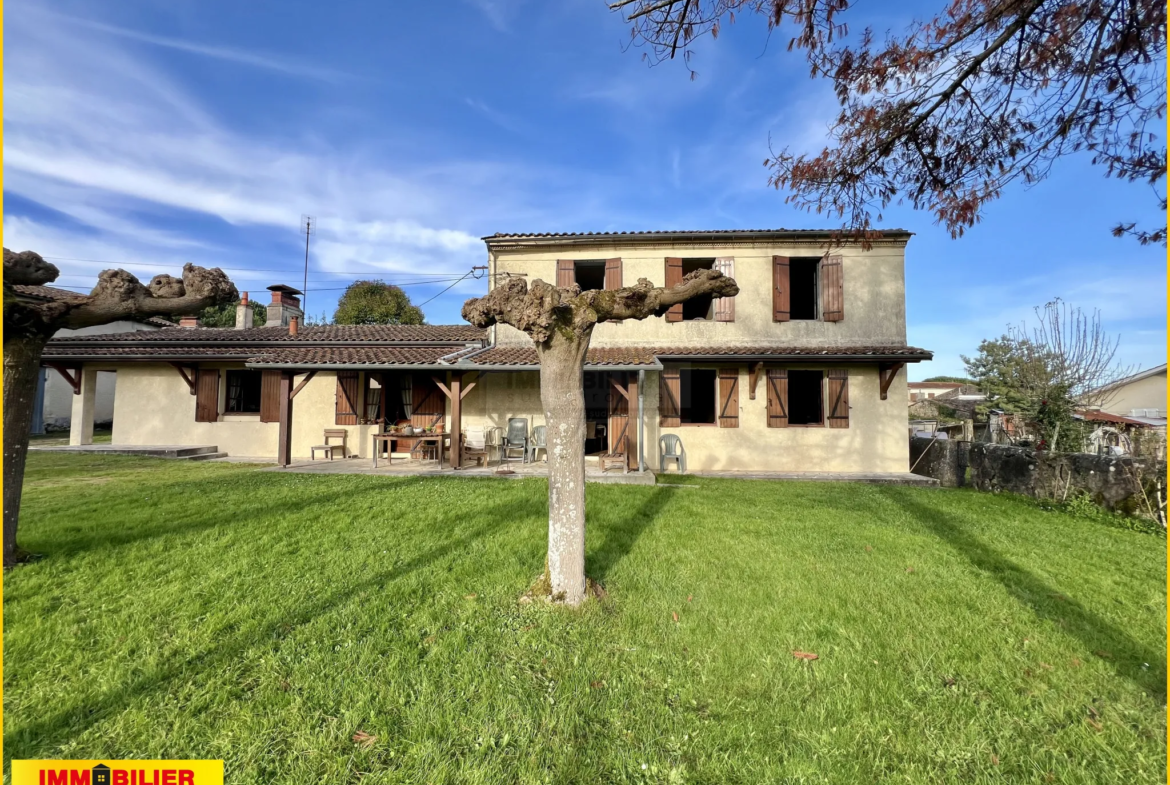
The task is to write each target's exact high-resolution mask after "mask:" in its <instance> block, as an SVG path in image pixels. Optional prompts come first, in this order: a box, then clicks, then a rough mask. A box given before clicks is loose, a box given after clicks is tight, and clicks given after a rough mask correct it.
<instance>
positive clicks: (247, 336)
mask: <svg viewBox="0 0 1170 785" xmlns="http://www.w3.org/2000/svg"><path fill="white" fill-rule="evenodd" d="M485 335H486V333H485V332H484V331H483V330H481V329H479V328H477V327H472V326H471V325H467V324H359V325H319V326H309V327H303V328H301V330H300V332H299V333H298V334H297V335H289V333H288V328H287V327H252V328H250V329H247V330H236V329H234V328H231V327H194V328H192V327H171V328H169V329H164V330H157V331H152V332H150V333H146V334H143V333H141V332H129V333H106V334H100V335H77V336H69V337H68V339H67V340H69V341H70V342H81V341H84V342H93V343H107V342H120V341H135V342H138V341H151V342H162V341H187V342H195V343H267V342H269V341H281V342H285V341H288V342H311V343H317V342H337V343H353V342H365V341H401V342H407V343H409V342H446V343H453V344H454V343H465V342H470V341H481V340H483V339H484V337H485Z"/></svg>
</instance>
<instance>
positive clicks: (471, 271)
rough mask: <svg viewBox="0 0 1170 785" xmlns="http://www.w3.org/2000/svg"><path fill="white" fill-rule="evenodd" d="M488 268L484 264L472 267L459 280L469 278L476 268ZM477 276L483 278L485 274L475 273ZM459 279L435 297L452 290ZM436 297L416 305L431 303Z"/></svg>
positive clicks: (419, 306) (420, 306)
mask: <svg viewBox="0 0 1170 785" xmlns="http://www.w3.org/2000/svg"><path fill="white" fill-rule="evenodd" d="M486 269H487V267H483V266H479V267H472V268H471V269H470V270H468V271H467V275H464V276H463V278H460V279H459V281H462V280H463V279H464V278H467V277H468V276H471V275H475V271H476V270H486ZM475 277H476V278H482V277H483V276H482V274H481V275H475ZM459 281H456V282H455V283H453V284H451V285H450V286H448V287H447V288H446V289H444V290H443V291H441V292H439V294H436V295H435V297H439V296H440V295H443V294H446V293H447V292H449V291H451V290H452V289H454V288H455V284H457V283H459ZM435 297H432V298H431V299H430V300H427V301H426V302H421V303H419V304H418V305H417V306H416V307H417V308H422V307H423V306H424V305H426V304H427V303H429V302H430V301H431V300H434V299H435Z"/></svg>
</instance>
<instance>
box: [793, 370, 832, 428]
mask: <svg viewBox="0 0 1170 785" xmlns="http://www.w3.org/2000/svg"><path fill="white" fill-rule="evenodd" d="M824 378H825V374H824V371H795V370H790V371H789V372H788V424H789V425H824V424H825V406H824V400H823V388H824V383H823V382H824Z"/></svg>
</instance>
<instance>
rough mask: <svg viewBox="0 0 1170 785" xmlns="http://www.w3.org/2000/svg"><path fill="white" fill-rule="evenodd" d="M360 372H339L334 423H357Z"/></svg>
mask: <svg viewBox="0 0 1170 785" xmlns="http://www.w3.org/2000/svg"><path fill="white" fill-rule="evenodd" d="M357 400H358V372H357V371H338V372H337V395H336V398H335V399H334V406H333V413H334V414H333V424H334V425H357V424H358V416H357Z"/></svg>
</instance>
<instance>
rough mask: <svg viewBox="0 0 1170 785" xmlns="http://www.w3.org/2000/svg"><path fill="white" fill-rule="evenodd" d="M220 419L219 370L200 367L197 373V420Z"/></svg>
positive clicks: (213, 420)
mask: <svg viewBox="0 0 1170 785" xmlns="http://www.w3.org/2000/svg"><path fill="white" fill-rule="evenodd" d="M218 419H219V371H218V370H211V369H208V368H200V369H199V371H198V372H197V373H196V375H195V422H215V421H216V420H218Z"/></svg>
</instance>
